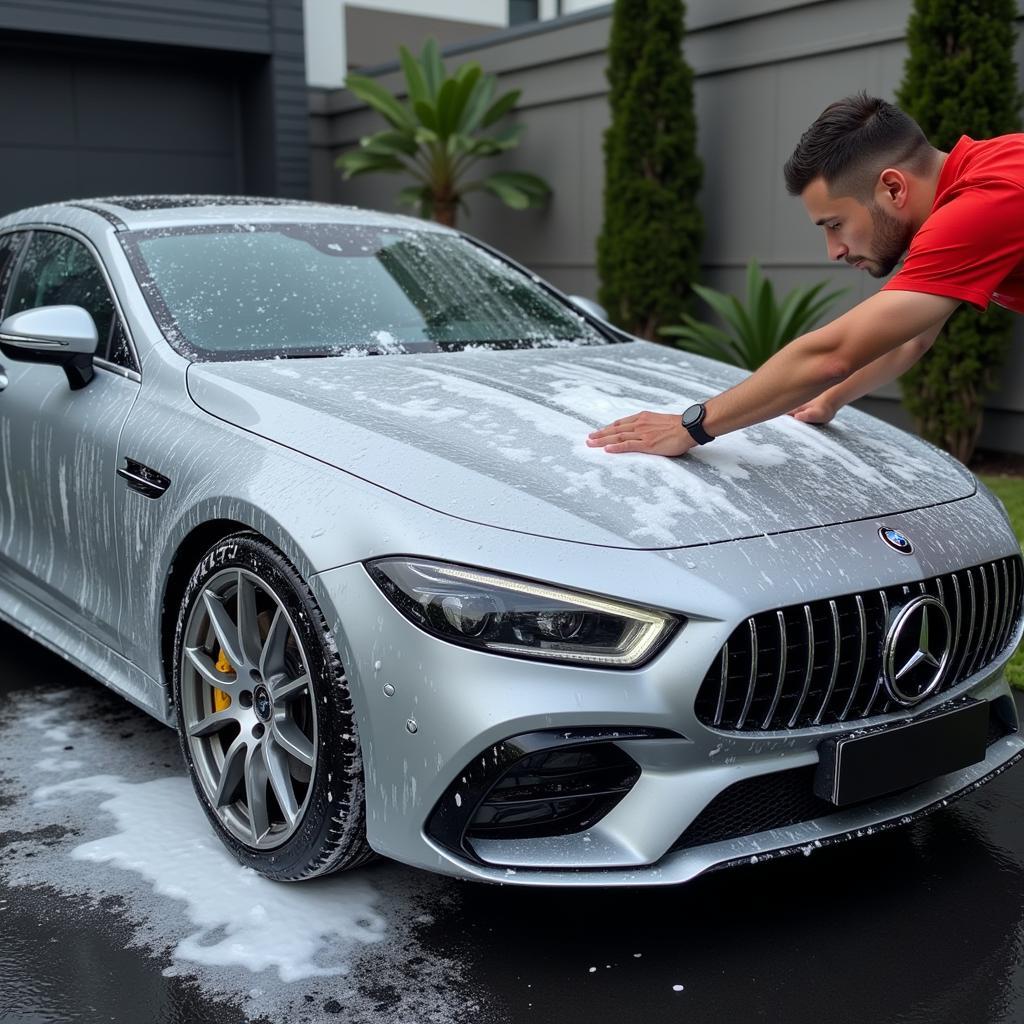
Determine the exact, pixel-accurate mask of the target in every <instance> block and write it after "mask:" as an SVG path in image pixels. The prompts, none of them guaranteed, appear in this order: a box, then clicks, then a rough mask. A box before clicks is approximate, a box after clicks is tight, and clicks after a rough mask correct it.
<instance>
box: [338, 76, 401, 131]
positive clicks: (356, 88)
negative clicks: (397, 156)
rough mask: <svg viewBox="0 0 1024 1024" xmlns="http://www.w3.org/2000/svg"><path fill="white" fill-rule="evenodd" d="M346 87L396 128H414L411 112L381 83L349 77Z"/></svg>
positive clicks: (360, 77)
mask: <svg viewBox="0 0 1024 1024" xmlns="http://www.w3.org/2000/svg"><path fill="white" fill-rule="evenodd" d="M345 85H346V86H347V88H349V89H350V90H351V91H352V92H353V93H354V94H355V95H356V96H357V97H358V98H359V99H361V100H362V101H363V102H364V103H367V104H369V106H371V107H373V109H374V110H376V111H377V113H378V114H380V115H381V116H382V117H383V118H385V120H387V121H389V122H390V123H391V124H393V125H394V126H395V127H396V128H413V127H415V124H416V122H415V120H414V119H413V116H412V114H411V113H410V112H409V110H408V109H407V108H406V107H405V106H403V105H402V104H401V103H399V102H398V100H396V99H395V97H394V96H392V95H391V93H389V92H388V91H387V89H385V88H384V86H382V85H381V84H380V83H379V82H375V81H374V80H373V79H372V78H367V77H366V76H365V75H349V76H348V78H346V79H345Z"/></svg>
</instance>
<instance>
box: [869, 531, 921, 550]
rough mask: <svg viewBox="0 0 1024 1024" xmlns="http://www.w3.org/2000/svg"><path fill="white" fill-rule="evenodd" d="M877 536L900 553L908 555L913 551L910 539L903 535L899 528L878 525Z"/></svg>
mask: <svg viewBox="0 0 1024 1024" xmlns="http://www.w3.org/2000/svg"><path fill="white" fill-rule="evenodd" d="M878 536H879V537H881V538H882V540H883V541H884V542H885V543H886V544H887V545H888V546H889V547H891V548H892V549H893V551H898V552H899V553H900V554H901V555H909V554H912V553H913V551H914V545H913V544H911V543H910V540H909V539H908V538H906V537H904V536H903V534H902V533H900V531H899V530H891V529H889V527H888V526H880V527H879V528H878Z"/></svg>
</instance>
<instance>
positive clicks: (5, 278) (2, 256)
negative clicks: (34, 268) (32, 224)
mask: <svg viewBox="0 0 1024 1024" xmlns="http://www.w3.org/2000/svg"><path fill="white" fill-rule="evenodd" d="M28 236H29V232H27V231H12V232H11V233H10V234H7V235H0V309H3V307H4V304H5V302H6V300H7V288H8V285H10V283H11V274H12V272H13V271H14V268H15V267H16V266H17V265H18V254H19V253H20V252H21V250H22V248H23V247H24V245H25V242H27V241H28Z"/></svg>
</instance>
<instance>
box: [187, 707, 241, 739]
mask: <svg viewBox="0 0 1024 1024" xmlns="http://www.w3.org/2000/svg"><path fill="white" fill-rule="evenodd" d="M231 724H234V725H237V724H238V717H237V716H236V714H235V709H234V708H233V707H230V708H225V710H223V711H215V712H214V713H213V714H212V715H207V716H206V717H205V718H204V719H202V720H200V721H198V722H196V724H195V725H192V726H189V730H188V734H189V736H210V735H212V734H213V733H215V732H219V731H220V730H221V729H223V728H224V727H225V726H226V725H231Z"/></svg>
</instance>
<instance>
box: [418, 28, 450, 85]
mask: <svg viewBox="0 0 1024 1024" xmlns="http://www.w3.org/2000/svg"><path fill="white" fill-rule="evenodd" d="M420 65H421V66H422V68H423V77H424V78H425V79H426V84H427V91H428V92H429V94H430V98H431V99H436V98H437V94H438V93H439V92H440V91H441V85H442V84H443V82H444V80H445V78H446V77H447V76H446V74H445V70H444V63H443V62H442V60H441V52H440V50H438V48H437V40H436V39H434V38H433V36H431V37H430V38H429V39H428V40H427V41H426V42H425V43H424V44H423V51H422V52H421V53H420Z"/></svg>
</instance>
